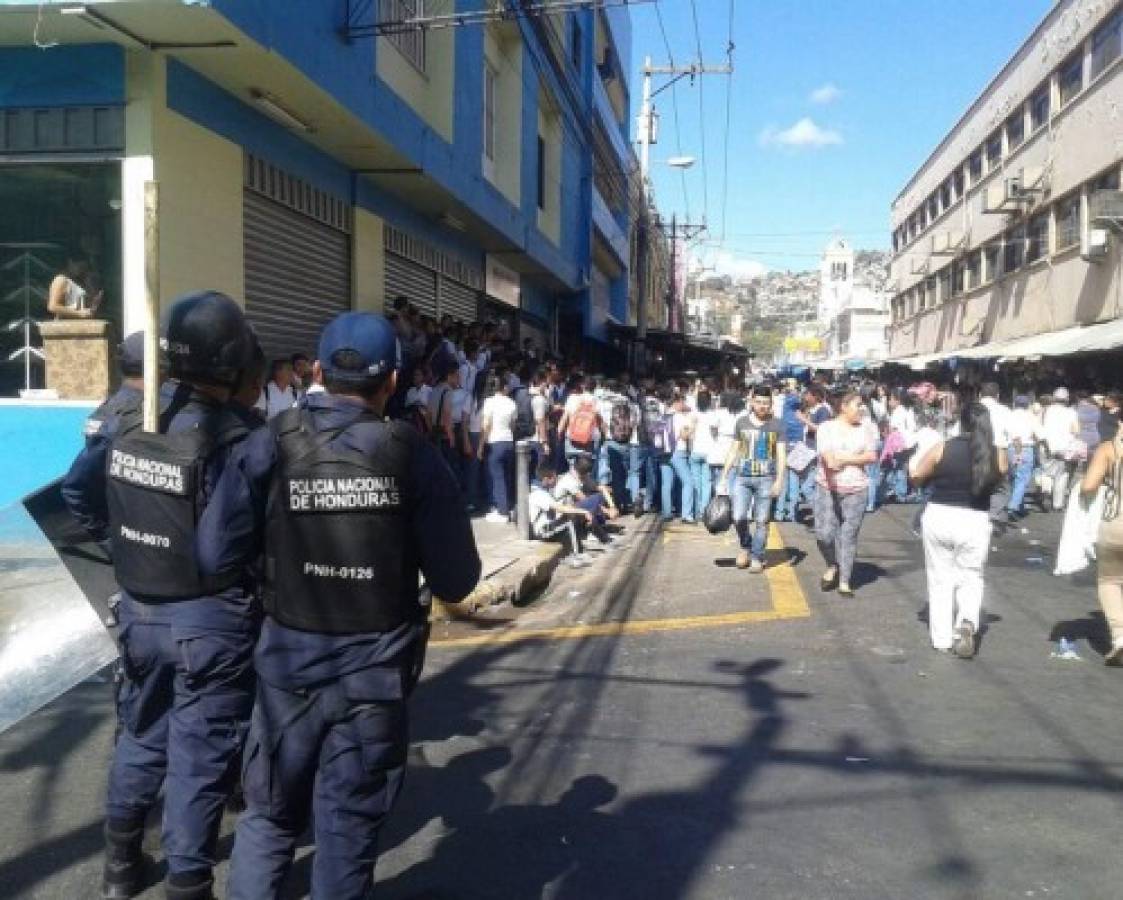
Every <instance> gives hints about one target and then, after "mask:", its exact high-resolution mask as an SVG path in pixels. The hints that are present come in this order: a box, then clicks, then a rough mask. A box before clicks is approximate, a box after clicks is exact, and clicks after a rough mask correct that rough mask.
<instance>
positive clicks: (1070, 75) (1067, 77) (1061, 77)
mask: <svg viewBox="0 0 1123 900" xmlns="http://www.w3.org/2000/svg"><path fill="white" fill-rule="evenodd" d="M1057 84H1058V86H1059V87H1060V92H1061V106H1064V105H1065V104H1066V103H1068V102H1069V101H1070V100H1071V99H1072V98H1073V97H1075V96H1076V95H1077V94H1079V93H1080V91H1081V90H1082V89H1083V88H1084V51H1083V50H1077V51H1076V52H1075V53H1074V54H1072V56H1070V57H1069V58H1068V59H1066V60H1065V61H1064V62H1063V63H1061V68H1060V71H1059V72H1058V73H1057Z"/></svg>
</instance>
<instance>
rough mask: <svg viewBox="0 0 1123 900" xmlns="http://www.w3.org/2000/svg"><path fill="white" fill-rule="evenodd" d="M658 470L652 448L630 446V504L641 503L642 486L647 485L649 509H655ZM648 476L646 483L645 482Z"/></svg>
mask: <svg viewBox="0 0 1123 900" xmlns="http://www.w3.org/2000/svg"><path fill="white" fill-rule="evenodd" d="M656 472H657V469H656V467H655V458H654V456H653V455H652V453H651V448H650V447H645V446H643V445H642V444H629V445H628V480H627V482H626V490H627V496H628V502H629V503H638V502H639V492H640V485H642V484H645V483H646V484H647V501H646V502H647V509H648V512H650V511H652V510H654V509H655V479H656V478H657V475H656ZM645 474H646V481H645Z"/></svg>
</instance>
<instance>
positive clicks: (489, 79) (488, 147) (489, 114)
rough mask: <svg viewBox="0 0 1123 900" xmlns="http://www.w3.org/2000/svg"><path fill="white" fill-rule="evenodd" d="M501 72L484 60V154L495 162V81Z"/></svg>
mask: <svg viewBox="0 0 1123 900" xmlns="http://www.w3.org/2000/svg"><path fill="white" fill-rule="evenodd" d="M498 79H499V73H498V72H496V71H495V68H494V67H493V66H492V64H491V63H490V62H484V156H485V157H487V159H488V160H489V161H490V162H495V83H496V81H497V80H498Z"/></svg>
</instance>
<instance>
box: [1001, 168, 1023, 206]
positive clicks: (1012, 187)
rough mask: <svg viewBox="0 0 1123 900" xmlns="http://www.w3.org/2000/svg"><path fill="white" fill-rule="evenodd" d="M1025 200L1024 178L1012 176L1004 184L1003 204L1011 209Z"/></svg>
mask: <svg viewBox="0 0 1123 900" xmlns="http://www.w3.org/2000/svg"><path fill="white" fill-rule="evenodd" d="M1023 200H1025V194H1024V193H1023V192H1022V176H1021V175H1012V176H1011V177H1009V178H1007V179H1006V180H1005V181H1003V182H1002V202H1003V204H1004V205H1005V206H1007V207H1009V206H1012V205H1016V204H1018V203H1021V202H1022V201H1023Z"/></svg>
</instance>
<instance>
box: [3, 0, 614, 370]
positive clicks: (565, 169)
mask: <svg viewBox="0 0 1123 900" xmlns="http://www.w3.org/2000/svg"><path fill="white" fill-rule="evenodd" d="M516 5H517V4H514V3H512V7H514V6H516ZM39 6H40V4H31V3H26V2H12V0H0V45H2V46H0V202H4V203H6V204H7V206H8V208H10V209H13V210H19V212H20V215H18V216H15V217H13V220H18V221H19V222H21V223H22V224H20V225H16V224H11V223H9V224H8V225H6V226H2V227H3V228H4V229H6V230H4V231H3V232H0V244H5V243H6V244H11V245H17V244H18V245H21V246H22V245H25V244H26V245H35V246H36V248H37V249H35V250H33V251H31V252H33V253H34V254H35V256H36V265H37V266H38V269H37V271H38V270H41V271H42V273H43V275H42V276H41V277H44V278H45V277H48V275H49V273H50V272H52V271H54V270H59V269H61V268H63V267H64V266H65V265H67V264H68V263H67V260H68V259H70V258H72V257H75V256H78V257H82V258H83V259H85V260H86V261H87V262H88V263H89V264H90V267H91V268H92V269H93V270H94V271H95V272H96V274H97V278H98V279H99V283H100V285H101V286H103V287H104V290H105V292H106V297H107V303H106V309H107V315H108V317H110V318H112V319H115V320H117V321H118V323H119V325H120V327H121V329H122V330H125V331H127V330H131V329H132V328H133V327H137V326H139V324H140V322H141V315H142V310H143V302H144V300H143V298H144V243H143V232H144V209H143V195H144V184H145V183H146V182H148V181H155V182H156V183H157V184H158V185H159V189H160V209H159V223H160V234H161V244H160V251H159V263H160V287H161V296H162V297H164V298H170V297H172V296H174V295H175V294H176V293H178V292H180V291H183V290H188V289H191V288H195V287H199V286H202V285H207V286H213V287H217V288H220V289H223V290H226V291H228V292H229V293H230V294H231V295H232V296H235V297H237V298H239V299H242V300H244V302H245V304H246V309H247V313H248V315H249V316H250V318H251V320H253V321H254V322H255V324H256V325H257V327H258V330H259V332H260V333H261V334H262V336H263V339H264V341H265V343H266V345H267V349H268V350H270V351H271V352H273V353H276V354H278V355H280V354H282V353H289V352H295V351H297V350H304V351H308V350H311V349H314V348H313V347H312V346H311V345H310V341H311V340H312V339H313V338H314V335H315V333H316V331H317V330H318V328H319V327H320V326H321V325H322V323H323V322H324V321H326V319H327V318H329V317H330V316H331V315H333V314H334V313H335V312H337V311H339V310H340V309H344V308H360V309H376V310H379V309H382V308H384V306H385V305H388V304H389V303H390V302H392V300H393V299H394V297H396V296H398V295H400V294H404V295H405V296H407V297H409V299H410V300H411V301H413V302H415V303H416V304H417V305H418V306H419V307H420V308H421V309H422V310H423V311H424V312H427V313H429V314H432V315H434V316H437V317H441V316H444V315H448V316H451V317H452V318H453V319H456V320H461V321H469V320H472V319H483V320H492V321H496V322H498V323H501V324H502V325H503V327H504V328H505V329H507V330H508V332H509V334H510V336H511V337H512V338H515V337H523V338H525V337H529V338H530V339H531V340H532V341H533V342H534V343H536V344H537V345H539V346H540V347H542V348H553V349H558V350H560V351H561V352H563V353H568V354H571V355H574V356H578V357H580V356H585V357H589V358H591V359H592V360H593V361H596V362H602V361H603V362H606V363H610V362H611V359H610V358H609V357H611V353H612V351H611V349H610V344H609V325H610V323H612V322H617V323H621V324H628V323H627V318H628V284H629V278H628V265H629V229H630V212H629V207H628V198H629V191H628V178H629V175H630V168H631V165H632V163H631V160H632V154H631V152H630V148H629V138H628V130H629V117H628V109H629V104H630V97H629V92H628V84H627V72H628V70H629V66H630V40H631V34H630V23H629V20H628V15H627V11H626V10H624V9H619V8H613V9H607V10H595V9H593V8H582V9H578V10H576V11H570V12H565V13H558V14H554V15H550V16H544V15H536V16H530V15H515V16H511V17H509V18H505V19H499V20H492V19H491V18H490V17H486V16H485V17H481V18H482V19H483V20H482V21H477V22H474V23H473V24H461V25H457V26H455V27H433V28H428V29H424V30H418V29H413V28H408V27H402V28H399V29H392V30H393V32H394V33H389V34H381V35H376V34H375V32H376V31H378V30H379V29H378V28H377V27H376V26H379V25H382V26H385V25H387V24H392V23H396V22H397V23H401V22H406V23H408V20H410V19H411V18H413V17H414V16H415V15H416V8H415V2H414V0H373V2H363V0H359V2H356V0H331V2H324V0H287V2H285V3H277V2H270V0H211V2H192V0H135V2H134V0H118V2H112V3H108V2H105V3H102V2H88V3H86V4H85V5H84V6H80V7H76V6H74V5H73V4H64V3H47V4H43V5H42V6H43V10H42V15H41V16H40V15H39ZM486 6H489V4H485V2H484V0H457V2H456V4H455V11H456V13H458V14H467V15H469V16H471V15H472V14H474V13H478V12H480V11H482V10H484V8H485V7H486ZM436 24H446V23H436ZM35 43H37V44H38V46H35ZM44 198H46V199H44ZM3 252H4V251H0V253H3ZM5 262H6V260H5V259H3V258H0V267H3V266H4V265H5ZM0 271H3V269H0ZM0 277H2V276H0ZM12 277H14V276H12ZM36 277H39V276H36ZM2 287H4V285H3V284H0V288H2ZM4 293H5V292H4V291H0V296H4Z"/></svg>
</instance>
